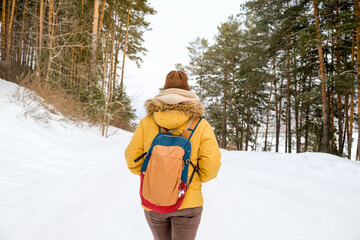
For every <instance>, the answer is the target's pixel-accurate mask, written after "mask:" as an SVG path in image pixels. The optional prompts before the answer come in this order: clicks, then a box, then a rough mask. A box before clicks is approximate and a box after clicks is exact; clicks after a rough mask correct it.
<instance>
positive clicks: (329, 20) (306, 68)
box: [0, 0, 360, 160]
mask: <svg viewBox="0 0 360 240" xmlns="http://www.w3.org/2000/svg"><path fill="white" fill-rule="evenodd" d="M0 7H1V8H0V9H1V45H0V47H1V51H0V52H1V61H0V77H1V78H3V79H6V80H9V81H13V82H17V83H19V84H20V85H23V86H26V87H28V88H30V89H32V90H34V91H36V92H37V93H38V94H39V95H40V96H41V97H43V98H44V99H46V101H47V102H49V103H50V104H54V105H56V104H58V105H59V106H57V109H58V110H59V111H60V112H61V113H62V114H64V115H67V116H69V117H70V118H75V119H81V120H84V121H89V122H93V123H100V124H101V125H102V135H103V136H107V135H108V133H107V129H108V126H109V125H112V126H116V127H120V128H123V129H127V130H131V129H133V125H132V120H134V119H135V114H134V112H135V110H134V109H133V108H132V106H131V99H130V97H129V96H128V95H127V93H126V87H125V86H126V83H124V71H125V64H126V60H130V61H133V62H135V63H136V64H137V65H139V66H140V64H141V63H142V57H143V56H144V54H145V53H146V51H147V49H146V48H144V46H143V44H144V33H145V32H146V31H149V30H151V29H150V27H149V26H150V23H149V22H148V21H147V20H146V17H147V16H150V15H153V14H155V13H156V11H155V9H153V8H152V7H151V6H150V4H149V3H148V1H147V0H119V1H117V0H101V1H100V0H79V1H72V0H57V1H54V0H2V2H1V6H0ZM234 11H236V12H238V14H237V15H232V16H230V17H229V18H228V20H227V21H225V22H223V23H221V24H219V26H218V32H217V33H214V34H215V37H214V39H204V38H201V37H197V38H195V40H193V41H191V42H190V43H189V45H188V53H189V63H188V64H185V65H181V64H177V68H178V69H182V70H184V71H186V72H187V73H188V75H189V76H190V78H191V79H192V80H193V82H194V83H195V86H193V89H194V90H195V91H196V92H197V93H198V94H199V96H200V98H201V100H202V101H203V103H204V105H205V107H206V109H207V115H206V117H207V119H208V121H209V122H210V123H211V124H212V126H213V127H214V130H215V135H216V137H217V139H218V142H219V145H220V147H222V148H226V149H229V150H256V151H275V152H278V151H280V150H279V149H280V147H281V144H282V143H281V142H280V141H282V139H283V140H284V141H285V142H284V145H285V151H286V152H289V153H290V152H307V151H314V152H319V151H320V152H326V153H331V154H335V155H338V156H341V157H347V158H349V159H351V158H352V156H351V153H352V152H354V151H353V150H355V149H356V156H355V158H356V159H357V160H360V144H359V143H360V142H359V141H357V139H359V138H360V136H359V135H360V132H359V131H358V126H359V125H360V118H359V116H358V113H359V112H360V104H359V103H360V94H359V91H360V35H359V34H360V21H359V14H360V7H359V0H354V1H345V0H285V1H284V0H282V1H280V0H250V1H247V2H246V3H245V4H242V5H239V9H234ZM260 134H264V137H263V138H260V137H259V135H260ZM271 134H273V135H274V136H275V137H274V139H275V140H274V141H272V138H271V137H270V135H271ZM260 141H261V142H260ZM353 157H354V156H353Z"/></svg>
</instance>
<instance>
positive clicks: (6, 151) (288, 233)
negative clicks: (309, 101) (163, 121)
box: [0, 80, 360, 240]
mask: <svg viewBox="0 0 360 240" xmlns="http://www.w3.org/2000/svg"><path fill="white" fill-rule="evenodd" d="M16 87H17V85H15V84H12V83H9V82H5V81H3V80H0V239H1V240H18V239H26V240H49V239H51V240H60V239H61V240H106V239H109V240H115V239H151V238H152V237H151V233H150V230H149V229H148V226H147V224H146V221H145V219H144V216H143V211H142V208H141V207H140V205H139V196H138V187H139V186H138V184H139V179H138V177H137V176H135V175H132V174H131V173H130V172H129V171H128V170H127V167H126V163H125V160H124V157H123V152H124V149H125V147H126V145H127V143H128V142H129V140H130V138H131V135H132V134H131V133H128V132H126V131H122V130H118V131H117V132H116V133H115V134H113V135H112V136H111V137H109V138H107V139H105V138H103V137H101V136H100V130H99V129H98V128H96V127H83V128H79V127H76V126H74V125H72V124H70V123H66V122H62V121H58V120H56V119H57V118H56V117H54V118H53V120H50V121H49V122H48V124H44V123H38V122H36V121H35V120H34V119H32V118H26V117H24V112H25V111H26V110H25V109H24V107H22V106H18V105H15V104H14V103H12V102H11V101H10V100H9V93H11V92H13V91H15V89H16ZM111 130H112V131H115V129H111ZM222 163H223V165H222V168H221V169H220V172H219V176H218V178H217V179H215V180H214V181H211V182H209V183H206V184H204V186H203V191H204V197H205V205H204V213H203V219H202V222H201V225H200V228H199V232H198V238H197V239H199V240H201V239H244V240H264V239H266V240H321V239H324V240H325V239H326V240H332V239H334V240H335V239H339V240H359V239H360V224H359V222H360V204H359V203H360V164H359V163H357V162H353V161H349V160H345V159H341V158H338V157H335V156H332V155H328V154H321V153H303V154H280V153H264V152H236V151H233V152H229V151H225V150H223V151H222Z"/></svg>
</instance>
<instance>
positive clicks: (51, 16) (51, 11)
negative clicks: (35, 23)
mask: <svg viewBox="0 0 360 240" xmlns="http://www.w3.org/2000/svg"><path fill="white" fill-rule="evenodd" d="M48 18H49V27H48V29H49V40H48V41H49V45H48V48H49V60H48V67H47V71H46V81H49V78H50V70H51V62H52V48H53V36H54V26H53V24H54V2H53V0H49V16H48ZM70 78H71V76H70Z"/></svg>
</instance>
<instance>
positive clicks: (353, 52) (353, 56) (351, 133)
mask: <svg viewBox="0 0 360 240" xmlns="http://www.w3.org/2000/svg"><path fill="white" fill-rule="evenodd" d="M351 42H352V43H351V45H352V48H351V66H352V67H351V69H354V68H355V34H352V41H351ZM354 97H355V88H354V86H353V85H352V86H351V97H350V120H349V139H348V141H349V142H348V156H349V159H351V152H352V142H353V121H354Z"/></svg>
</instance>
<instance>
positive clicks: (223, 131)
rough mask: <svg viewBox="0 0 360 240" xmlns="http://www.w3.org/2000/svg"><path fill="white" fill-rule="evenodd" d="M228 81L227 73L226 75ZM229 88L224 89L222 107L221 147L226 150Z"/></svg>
mask: <svg viewBox="0 0 360 240" xmlns="http://www.w3.org/2000/svg"><path fill="white" fill-rule="evenodd" d="M225 79H227V73H226V74H225ZM227 94H228V93H227V87H225V88H224V96H223V106H222V118H221V147H222V148H226V108H227V104H226V101H227Z"/></svg>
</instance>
